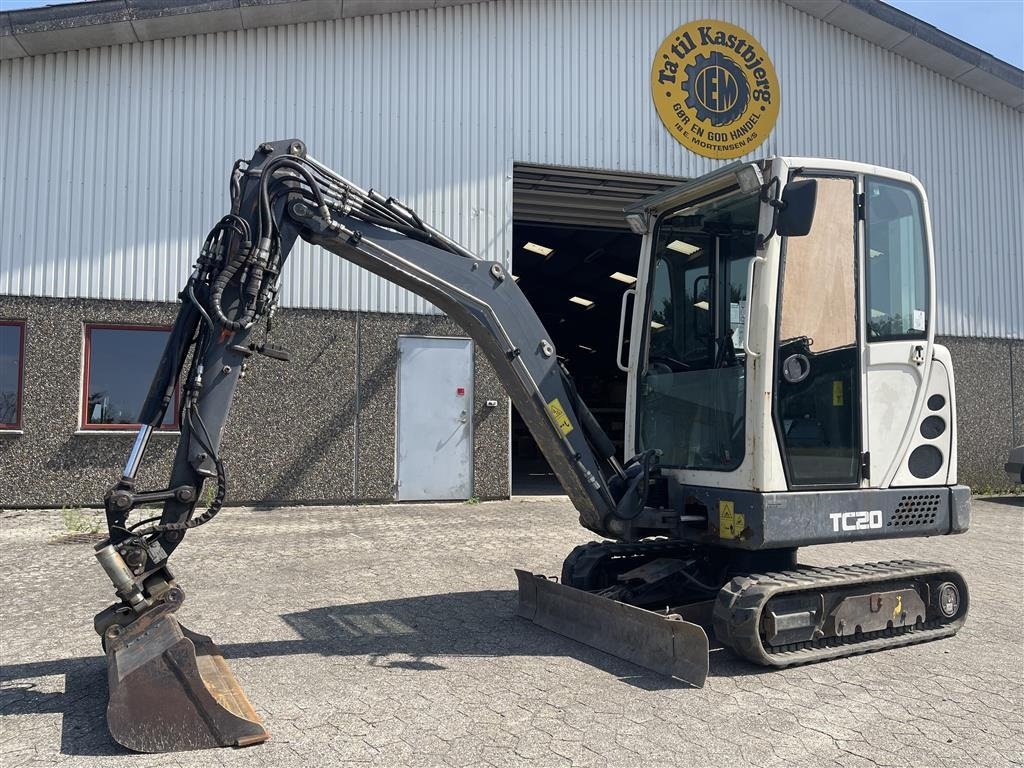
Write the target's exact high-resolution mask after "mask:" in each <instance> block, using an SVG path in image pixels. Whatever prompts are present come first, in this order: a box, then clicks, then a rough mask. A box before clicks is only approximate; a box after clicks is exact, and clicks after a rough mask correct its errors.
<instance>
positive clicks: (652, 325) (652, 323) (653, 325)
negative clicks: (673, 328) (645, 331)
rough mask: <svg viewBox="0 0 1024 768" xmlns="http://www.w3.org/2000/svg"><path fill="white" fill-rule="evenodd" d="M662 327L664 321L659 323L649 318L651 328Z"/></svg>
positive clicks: (658, 328)
mask: <svg viewBox="0 0 1024 768" xmlns="http://www.w3.org/2000/svg"><path fill="white" fill-rule="evenodd" d="M664 327H665V324H664V323H659V322H658V321H657V320H651V328H653V329H654V330H656V331H660V330H661V329H662V328H664Z"/></svg>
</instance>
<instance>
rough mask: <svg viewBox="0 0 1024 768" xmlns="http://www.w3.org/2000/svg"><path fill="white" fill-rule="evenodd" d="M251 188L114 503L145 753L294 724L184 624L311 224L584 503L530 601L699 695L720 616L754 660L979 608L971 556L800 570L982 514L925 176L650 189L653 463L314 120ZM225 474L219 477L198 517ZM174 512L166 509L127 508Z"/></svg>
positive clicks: (245, 183) (629, 361) (529, 311)
mask: <svg viewBox="0 0 1024 768" xmlns="http://www.w3.org/2000/svg"><path fill="white" fill-rule="evenodd" d="M230 197H231V209H230V212H229V213H228V214H227V215H225V216H224V217H223V218H222V219H221V220H220V221H218V222H217V223H216V225H215V226H214V227H213V229H212V230H211V231H210V233H209V235H208V236H207V238H206V240H205V242H204V243H203V246H202V249H201V251H200V252H199V256H198V259H197V261H196V263H195V268H194V270H193V272H192V273H191V275H190V276H189V277H188V280H187V282H186V283H185V285H184V288H183V289H182V291H181V294H180V298H181V304H180V309H179V312H178V315H177V318H176V320H175V322H174V326H173V329H172V330H171V332H170V334H169V338H168V341H167V344H166V348H165V349H164V352H163V356H162V359H161V361H160V364H159V366H158V370H157V372H156V374H155V376H154V378H153V381H152V384H151V387H150V389H149V393H148V396H147V398H146V401H145V403H144V406H143V409H142V413H141V415H140V419H139V422H140V424H141V426H140V428H139V430H138V434H137V437H136V439H135V442H134V444H133V447H132V449H131V452H130V455H129V456H128V459H127V462H126V464H125V467H124V470H123V473H122V475H121V477H120V479H118V480H117V482H116V483H115V484H114V485H113V487H111V488H110V490H109V491H108V492H107V494H106V496H105V498H104V504H105V509H106V518H107V525H108V533H109V536H108V538H107V539H105V540H104V541H103V542H101V543H100V544H99V545H97V548H96V557H97V559H98V561H99V563H100V565H101V566H102V568H103V570H104V572H105V573H106V575H107V576H108V577H109V579H110V581H111V582H112V584H113V587H114V589H115V592H116V597H117V601H116V602H115V603H114V604H113V605H111V606H109V607H108V608H106V609H105V610H103V611H101V612H100V613H99V614H97V616H96V617H95V629H96V631H97V633H98V634H99V635H100V638H101V641H102V645H103V648H104V650H105V653H106V656H107V660H108V680H109V688H110V690H109V695H110V698H109V703H108V708H107V720H108V725H109V728H110V732H111V734H112V735H113V737H114V739H115V740H116V741H118V742H119V743H120V744H122V745H124V746H125V747H127V748H129V749H131V750H135V751H140V752H167V751H177V750H185V749H202V748H210V747H221V746H246V745H250V744H256V743H259V742H261V741H263V740H265V739H267V738H268V732H267V730H266V728H265V727H264V724H263V723H262V722H261V720H260V718H259V717H258V715H257V713H256V712H255V710H254V709H253V707H252V705H251V704H250V702H249V701H248V699H247V698H246V696H245V694H244V693H243V692H242V690H241V688H240V686H239V684H238V682H237V680H236V679H235V677H234V676H233V674H232V673H231V671H230V670H229V668H228V666H227V664H226V662H225V660H224V658H223V656H222V655H221V653H220V651H219V650H218V649H217V647H216V645H215V644H214V643H213V641H212V640H211V639H210V638H209V637H206V636H205V635H200V634H198V633H195V632H192V631H190V630H188V629H186V628H185V627H183V626H182V625H181V624H180V623H179V622H178V620H177V618H176V613H177V611H178V610H179V609H180V608H181V606H182V603H183V600H184V591H183V589H182V587H181V586H180V584H179V583H178V581H177V580H176V579H175V577H174V575H173V574H172V572H171V570H170V567H169V561H170V558H171V556H172V555H173V554H174V552H175V550H176V549H177V548H178V547H179V546H180V545H181V543H182V541H183V540H184V538H185V535H186V534H188V533H189V532H190V531H192V530H194V529H196V528H199V527H200V526H202V525H204V524H206V523H208V522H210V521H211V520H212V519H213V518H214V517H215V516H216V515H217V514H218V512H220V510H221V508H222V506H223V505H224V502H225V499H226V496H227V481H226V474H225V470H224V460H223V457H222V455H221V450H220V442H221V435H222V432H223V429H224V425H225V422H226V420H227V417H228V411H229V408H230V405H231V401H232V398H233V396H234V393H235V388H236V385H237V383H238V380H239V375H240V373H241V372H242V370H243V367H244V366H245V365H246V364H251V362H252V358H253V357H254V356H259V355H263V356H267V357H270V358H278V359H286V358H287V353H286V352H285V351H284V350H283V349H281V348H279V347H275V346H274V345H273V344H272V343H270V342H269V341H268V340H267V339H268V338H269V334H268V335H265V336H264V337H263V339H262V340H258V339H257V337H256V333H255V332H256V330H257V329H258V327H260V326H263V325H266V326H267V330H268V331H269V330H270V326H271V324H272V318H273V315H274V309H275V307H276V305H277V291H278V280H279V277H280V275H281V271H282V269H283V267H284V265H285V261H286V259H287V258H288V255H289V252H290V251H291V249H292V247H293V246H294V245H295V243H296V241H297V240H298V239H299V238H301V239H302V240H304V241H306V242H309V243H312V244H315V245H319V246H320V247H322V248H324V249H326V250H328V251H330V252H332V253H334V254H336V255H338V256H340V257H341V258H343V259H347V260H349V261H351V262H353V263H355V264H357V265H359V266H360V267H363V268H364V269H367V270H369V271H370V272H372V273H374V274H376V275H379V276H381V277H383V278H385V279H387V280H390V281H392V282H394V283H396V284H398V285H399V286H402V287H404V288H406V289H408V290H410V291H413V292H415V293H416V294H418V295H420V296H422V297H424V298H426V299H427V300H429V301H430V302H432V303H433V304H434V305H435V306H437V307H439V308H440V309H441V310H443V311H444V312H445V313H447V315H448V316H449V317H450V318H451V319H452V320H454V321H455V322H456V323H458V324H459V325H460V326H461V327H462V328H463V329H464V330H465V332H466V333H467V334H469V335H470V336H471V337H472V338H473V340H474V341H475V343H476V344H477V346H478V347H479V349H480V350H482V352H483V353H484V355H486V357H487V359H488V360H489V361H490V363H491V365H492V366H493V368H494V371H495V372H496V374H497V377H498V379H499V380H500V382H501V384H502V386H503V387H504V388H505V390H506V391H507V393H508V395H509V396H510V398H511V400H512V402H513V403H514V405H515V407H516V408H517V409H518V411H519V413H520V414H521V416H522V418H523V420H524V422H525V423H526V425H527V427H528V428H529V430H530V432H531V433H532V435H533V437H534V438H535V440H536V442H537V445H538V447H539V448H540V450H541V452H542V453H543V455H544V457H545V458H546V459H547V461H548V463H549V464H550V466H551V468H552V470H553V471H554V473H555V475H556V476H557V477H558V480H559V481H560V483H561V484H562V486H563V488H564V489H565V492H566V494H567V495H568V497H569V499H570V500H571V501H572V503H573V505H574V506H575V508H576V509H577V510H578V511H579V515H580V523H581V524H582V525H583V526H584V527H585V528H587V529H588V530H590V531H592V532H593V533H594V534H596V535H597V536H599V537H601V539H602V540H601V541H598V542H593V543H590V544H587V545H584V546H580V547H577V548H576V549H574V550H573V551H572V552H571V553H569V555H568V557H567V558H566V560H565V562H564V564H563V568H562V573H561V576H560V578H558V579H553V578H546V577H543V576H538V575H536V574H533V573H530V572H528V571H517V575H518V580H519V608H518V613H519V614H520V615H521V616H523V617H524V618H526V619H528V620H531V621H533V622H536V623H537V624H539V625H541V626H543V627H546V628H548V629H550V630H552V631H555V632H558V633H560V634H563V635H566V636H568V637H571V638H574V639H576V640H578V641H580V642H584V643H588V644H590V645H592V646H594V647H596V648H599V649H602V650H604V651H606V652H608V653H611V654H614V655H616V656H619V657H621V658H624V659H627V660H629V661H632V662H634V663H636V664H638V665H641V666H643V667H646V668H649V669H652V670H655V671H657V672H661V673H664V674H667V675H671V676H673V677H675V678H678V679H679V680H682V681H685V682H688V683H690V684H692V685H695V686H700V685H702V684H703V682H704V678H705V676H706V675H707V673H708V650H709V644H708V632H711V633H713V636H714V638H715V639H716V641H717V642H718V643H720V644H722V645H723V646H725V647H727V648H729V649H731V650H732V651H733V652H734V653H736V654H738V655H739V656H740V657H742V658H744V659H747V660H749V661H751V662H753V663H755V664H760V665H765V666H769V667H786V666H790V665H795V664H804V663H808V662H816V661H821V660H826V659H833V658H837V657H841V656H847V655H851V654H858V653H863V652H866V651H876V650H883V649H887V648H893V647H896V646H902V645H908V644H911V643H918V642H922V641H927V640H933V639H936V638H942V637H948V636H950V635H953V634H954V633H956V632H957V630H958V629H959V628H960V626H961V625H962V624H963V622H964V620H965V617H966V613H967V608H968V591H967V585H966V583H965V581H964V578H963V577H962V576H961V575H960V573H958V572H957V571H956V570H955V569H954V568H952V567H950V566H948V565H941V564H935V563H927V562H917V561H910V560H899V561H890V562H875V563H868V564H861V565H847V566H834V567H810V566H803V565H800V564H799V563H798V561H797V552H798V549H799V548H800V547H803V546H807V545H812V544H824V543H836V542H867V541H872V540H879V539H890V538H900V537H919V536H936V535H943V534H954V533H962V532H964V531H966V530H967V527H968V522H969V500H970V490H969V489H968V488H966V487H964V486H962V485H958V484H957V476H956V406H955V390H954V384H953V369H952V366H951V361H950V355H949V352H948V351H947V350H946V349H945V348H943V347H942V346H940V345H938V344H936V343H935V329H934V317H935V288H934V285H935V282H934V259H933V254H932V236H931V229H930V224H929V219H928V207H927V199H926V196H925V193H924V190H923V188H922V187H921V184H920V183H919V182H918V181H917V180H916V179H915V178H913V177H912V176H910V175H908V174H905V173H901V172H898V171H892V170H887V169H884V168H879V167H875V166H870V165H864V164H860V163H852V162H845V161H837V160H824V159H810V158H792V157H773V158H769V159H766V160H763V161H760V162H745V161H743V162H736V163H732V164H730V165H726V166H724V167H722V168H720V169H718V170H716V171H714V172H712V173H710V174H708V175H706V176H703V177H701V178H698V179H695V180H692V181H688V182H686V183H684V184H681V185H680V186H678V187H676V188H673V189H669V190H667V191H665V192H662V193H660V194H658V195H656V196H654V197H652V198H649V199H647V200H644V201H643V202H641V203H639V204H637V205H636V206H634V207H632V208H630V209H627V210H626V211H625V216H626V219H627V221H628V223H629V225H630V227H631V228H632V229H633V231H634V232H637V233H639V234H641V235H642V236H643V237H642V248H641V257H640V267H639V273H638V279H637V283H636V285H635V287H633V288H631V289H629V290H627V291H626V292H625V294H624V295H623V302H622V309H621V317H620V330H619V359H618V360H617V361H616V364H617V365H618V366H619V367H620V368H621V369H622V370H624V371H625V372H626V373H627V375H628V388H627V400H626V407H625V417H626V418H625V424H626V435H625V444H626V452H625V455H626V456H629V457H630V458H628V460H621V459H620V458H619V457H618V456H617V455H616V449H615V446H614V445H613V443H612V441H611V440H610V439H609V438H608V436H607V435H606V434H605V432H604V431H603V430H602V428H601V426H600V425H599V423H598V422H597V420H596V419H595V417H594V415H593V414H592V413H591V411H590V410H589V409H588V408H587V406H586V404H585V403H584V402H583V401H582V399H581V397H580V395H579V393H578V391H577V388H576V386H575V385H574V383H573V379H572V377H571V376H570V374H569V372H568V371H567V370H566V369H565V367H564V366H563V365H562V363H561V362H560V360H559V357H558V354H557V350H556V349H555V345H554V344H553V343H552V337H551V335H550V334H549V332H548V331H547V330H546V329H545V328H544V326H543V325H542V323H541V322H540V320H539V319H538V317H537V314H536V313H535V312H534V310H533V308H532V307H531V306H530V303H529V301H528V300H527V299H526V297H525V296H524V295H523V293H522V292H521V291H520V289H519V287H518V286H517V285H516V282H515V280H513V279H512V277H511V276H510V274H509V273H508V271H507V270H506V268H505V267H504V266H503V265H502V264H500V263H497V262H487V261H483V260H481V259H480V258H478V257H477V256H475V255H474V254H472V253H470V252H469V251H468V250H466V249H465V248H463V247H462V246H460V245H459V244H457V243H456V242H454V241H453V240H451V239H449V238H448V237H446V236H445V235H443V234H442V233H440V232H439V231H437V230H436V229H434V228H433V227H431V226H430V225H429V224H427V223H426V222H424V221H423V220H422V219H421V218H420V216H419V215H417V213H416V212H415V211H413V210H411V209H410V208H409V207H408V206H406V205H403V204H402V203H400V202H399V201H397V200H395V199H394V198H391V197H386V196H384V195H382V194H379V193H377V192H375V191H373V190H370V191H365V190H363V189H361V188H360V187H358V186H356V185H355V184H353V183H352V182H350V181H348V180H347V179H345V178H343V177H341V176H340V175H338V174H337V173H335V172H334V171H332V170H331V169H329V168H328V167H326V166H325V165H324V164H322V163H320V162H319V161H317V160H316V159H314V158H313V157H312V156H311V155H310V154H309V152H308V151H307V148H306V145H305V144H304V143H303V142H301V141H298V140H289V141H278V142H268V143H264V144H261V145H260V146H259V147H258V148H257V150H256V152H255V154H254V155H253V156H252V158H251V159H250V160H248V161H245V160H239V161H237V162H236V163H235V166H234V168H233V169H232V172H231V176H230ZM630 305H632V310H631V311H630V309H629V308H630ZM623 353H625V360H623ZM609 363H610V364H611V361H609ZM179 386H180V393H181V396H180V398H179V399H176V397H175V392H176V390H177V389H178V388H179ZM175 407H176V408H178V409H179V410H180V414H179V415H180V424H181V437H180V440H179V442H178V446H177V451H176V453H175V456H174V461H173V467H172V471H171V476H170V482H169V484H168V487H167V488H165V489H162V490H141V489H139V488H137V487H136V476H137V473H138V469H139V466H140V463H141V462H142V459H143V456H144V454H145V452H146V447H147V444H148V442H149V440H150V437H151V435H152V433H153V430H154V429H156V428H157V427H158V426H159V425H160V424H161V423H162V421H163V419H164V415H165V413H166V412H167V410H168V409H169V408H175ZM624 458H625V456H624V457H623V459H624ZM206 483H212V484H213V485H214V486H215V493H214V494H213V497H212V502H211V503H210V504H209V506H208V507H207V508H205V509H200V508H199V507H200V504H199V501H200V499H201V498H202V490H203V486H204V484H206ZM154 504H155V505H161V509H160V513H159V514H158V515H155V516H150V517H145V516H143V519H141V520H137V521H133V520H132V519H131V516H132V513H133V512H134V511H135V510H137V509H139V508H140V507H145V506H149V505H154ZM202 506H203V507H206V505H205V504H203V505H202Z"/></svg>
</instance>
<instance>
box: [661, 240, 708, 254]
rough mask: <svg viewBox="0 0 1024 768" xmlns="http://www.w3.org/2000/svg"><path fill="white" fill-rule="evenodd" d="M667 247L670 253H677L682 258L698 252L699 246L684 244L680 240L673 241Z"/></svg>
mask: <svg viewBox="0 0 1024 768" xmlns="http://www.w3.org/2000/svg"><path fill="white" fill-rule="evenodd" d="M667 247H668V249H669V250H670V251H677V252H679V253H681V254H683V255H684V256H692V255H693V254H695V253H696V252H697V251H699V250H700V246H699V245H692V244H691V243H685V242H683V241H682V240H673V241H672V242H671V243H669V244H668V246H667Z"/></svg>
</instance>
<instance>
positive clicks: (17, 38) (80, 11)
mask: <svg viewBox="0 0 1024 768" xmlns="http://www.w3.org/2000/svg"><path fill="white" fill-rule="evenodd" d="M474 2H480V0H91V2H80V3H68V4H65V5H47V6H44V7H42V8H26V9H24V10H20V11H7V12H5V13H0V59H15V58H20V57H22V56H38V55H41V54H46V53H58V52H60V51H73V50H78V49H81V48H94V47H97V46H101V45H119V44H121V43H137V42H143V41H146V40H161V39H164V38H169V37H180V36H182V35H196V34H205V33H207V32H226V31H230V30H236V29H254V28H257V27H273V26H277V25H281V24H300V23H302V22H307V21H323V20H325V19H342V18H346V17H350V16H374V15H378V14H383V13H394V12H396V11H414V10H420V9H423V8H438V7H441V6H446V5H462V4H464V3H474Z"/></svg>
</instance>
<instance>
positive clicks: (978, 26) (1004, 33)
mask: <svg viewBox="0 0 1024 768" xmlns="http://www.w3.org/2000/svg"><path fill="white" fill-rule="evenodd" d="M2 1H3V0H0V2H2ZM884 2H886V3H888V4H889V5H891V6H893V7H895V8H899V9H900V10H901V11H903V12H905V13H909V14H910V15H911V16H916V17H917V18H919V19H921V20H922V21H926V22H928V23H929V24H931V25H933V26H936V27H938V28H939V29H941V30H942V31H943V32H948V33H949V34H951V35H953V36H954V37H959V38H960V39H961V40H963V41H964V42H967V43H970V44H971V45H973V46H974V47H975V48H981V50H983V51H985V52H987V53H991V54H992V55H993V56H995V57H996V58H997V59H1002V60H1003V61H1008V62H1009V63H1010V64H1013V65H1014V66H1015V67H1019V68H1021V69H1024V0H966V1H965V0H884Z"/></svg>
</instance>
